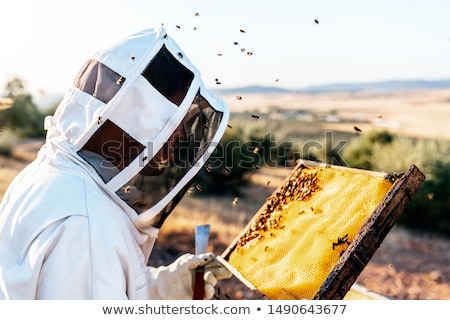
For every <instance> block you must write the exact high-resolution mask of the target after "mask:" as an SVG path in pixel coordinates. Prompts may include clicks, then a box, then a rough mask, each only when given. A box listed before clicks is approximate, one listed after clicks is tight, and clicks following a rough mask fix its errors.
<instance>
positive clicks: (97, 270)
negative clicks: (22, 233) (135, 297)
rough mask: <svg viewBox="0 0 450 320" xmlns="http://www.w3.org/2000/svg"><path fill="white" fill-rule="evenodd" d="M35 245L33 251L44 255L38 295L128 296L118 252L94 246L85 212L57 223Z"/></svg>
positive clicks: (98, 297) (51, 297) (80, 298)
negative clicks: (94, 247)
mask: <svg viewBox="0 0 450 320" xmlns="http://www.w3.org/2000/svg"><path fill="white" fill-rule="evenodd" d="M32 246H33V248H31V249H30V254H33V252H37V253H38V256H40V257H41V259H42V267H41V270H40V272H39V283H38V289H37V297H36V298H37V299H64V300H69V299H78V300H86V299H127V296H126V290H125V288H126V284H125V277H124V272H123V266H122V265H121V264H120V259H118V258H117V256H116V254H117V253H116V252H115V251H114V250H104V252H99V250H95V249H94V250H93V248H92V243H91V239H90V230H89V223H88V219H87V218H86V217H85V216H81V215H80V216H70V217H68V218H66V219H64V220H62V221H58V223H54V225H52V226H49V227H48V228H46V229H45V231H44V232H42V233H41V234H40V235H39V237H38V238H37V239H36V241H34V242H33V245H32ZM96 251H97V252H96ZM93 261H96V262H98V261H101V263H100V264H101V265H100V266H98V265H97V263H93ZM36 272H37V271H36Z"/></svg>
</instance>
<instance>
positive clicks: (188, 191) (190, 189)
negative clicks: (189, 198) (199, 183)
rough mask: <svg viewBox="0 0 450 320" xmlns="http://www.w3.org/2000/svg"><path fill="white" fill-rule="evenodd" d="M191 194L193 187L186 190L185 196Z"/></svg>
mask: <svg viewBox="0 0 450 320" xmlns="http://www.w3.org/2000/svg"><path fill="white" fill-rule="evenodd" d="M192 192H194V188H193V187H190V188H189V189H188V190H187V194H188V195H191V194H192Z"/></svg>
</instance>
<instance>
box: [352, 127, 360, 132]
mask: <svg viewBox="0 0 450 320" xmlns="http://www.w3.org/2000/svg"><path fill="white" fill-rule="evenodd" d="M353 129H355V131H356V132H362V130H361V129H360V128H358V127H357V126H354V127H353Z"/></svg>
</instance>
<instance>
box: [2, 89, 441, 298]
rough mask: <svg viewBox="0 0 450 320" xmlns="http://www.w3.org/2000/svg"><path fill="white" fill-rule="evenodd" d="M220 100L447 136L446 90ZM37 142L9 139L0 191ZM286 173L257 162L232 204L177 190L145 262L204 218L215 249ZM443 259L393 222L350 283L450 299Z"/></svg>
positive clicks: (329, 126)
mask: <svg viewBox="0 0 450 320" xmlns="http://www.w3.org/2000/svg"><path fill="white" fill-rule="evenodd" d="M225 99H226V100H227V101H228V104H229V105H230V108H231V110H232V111H233V112H243V111H248V112H249V113H252V114H258V115H260V116H264V115H266V114H268V113H269V112H271V111H273V110H274V108H282V109H290V110H312V111H313V112H314V114H316V115H320V114H322V115H327V114H330V113H331V114H333V115H338V116H339V117H340V119H344V121H340V122H321V123H320V125H317V127H315V129H316V130H324V131H326V130H330V131H333V130H338V131H341V132H347V133H348V134H354V126H358V128H360V129H361V131H362V134H364V132H365V131H366V130H369V129H371V128H373V127H379V126H382V125H383V126H385V127H386V128H387V129H389V130H393V131H394V132H396V133H399V134H403V135H407V136H413V137H426V138H439V139H444V140H447V139H449V140H450V129H448V127H447V126H448V119H450V90H438V91H431V92H426V91H423V92H420V91H416V92H403V93H396V94H393V95H370V94H359V95H349V94H334V95H309V96H308V95H281V96H280V95H243V99H242V100H237V99H236V97H235V96H226V97H225ZM249 120H251V121H257V120H254V119H249ZM379 120H385V122H380V121H379ZM377 121H378V122H377ZM305 124H307V122H305ZM314 125H316V124H315V123H311V126H314ZM41 143H42V142H40V141H32V142H31V143H26V144H22V145H19V146H17V148H16V150H15V153H14V154H15V158H14V159H11V158H4V157H0V198H1V197H2V196H3V193H4V190H5V189H6V187H7V185H8V184H9V182H10V181H11V179H12V178H13V177H14V176H15V175H16V174H17V173H18V172H19V171H20V170H21V169H22V168H23V167H24V166H25V165H26V164H27V163H28V162H29V161H30V160H31V159H32V158H33V157H34V156H35V152H36V150H37V148H38V147H39V145H40V144H41ZM289 172H290V169H289V168H261V170H258V172H257V173H255V174H254V175H253V176H252V180H251V184H250V185H249V186H248V187H247V188H246V189H245V190H243V191H242V194H241V195H240V197H239V202H238V203H237V204H236V205H233V199H234V197H233V196H232V195H227V196H221V197H211V196H201V195H197V196H185V197H184V198H183V200H182V201H181V203H180V204H179V206H178V207H177V208H175V210H174V212H173V213H172V214H171V216H170V217H169V218H168V219H167V221H166V223H165V224H164V225H163V227H162V229H161V233H160V237H159V238H158V241H157V243H156V246H155V249H154V252H153V253H152V256H151V259H150V264H152V265H160V264H167V263H170V262H171V261H173V260H174V259H175V258H176V257H177V256H178V255H180V254H182V253H184V252H193V250H194V228H195V226H196V225H198V224H205V223H209V224H210V225H211V236H210V242H209V249H210V250H211V251H213V252H215V253H216V254H221V253H222V252H223V250H225V248H226V247H227V246H228V245H229V244H230V243H231V242H232V241H233V239H234V238H235V237H236V236H237V235H238V234H239V233H240V231H241V230H242V228H243V227H244V226H245V224H246V223H247V221H248V220H249V219H250V218H251V217H252V216H253V215H254V214H255V213H256V211H257V210H258V209H259V208H260V207H261V206H262V205H263V204H264V202H265V200H266V198H267V197H268V196H270V195H271V194H272V192H273V191H274V190H275V188H277V187H278V186H279V185H280V183H281V182H282V181H283V180H284V178H285V177H286V176H287V175H288V174H289ZM269 181H270V183H269ZM449 262H450V240H448V239H443V238H439V237H437V236H434V235H430V234H423V233H421V234H419V233H413V232H410V231H408V230H405V229H402V228H399V227H394V229H393V230H392V231H391V232H390V234H389V235H388V236H387V237H386V239H385V241H384V242H383V243H382V245H381V247H380V248H379V249H378V251H377V252H376V253H375V255H374V257H373V258H372V260H371V261H370V262H369V264H368V265H367V267H366V268H365V269H364V271H363V272H362V274H361V275H360V277H359V278H358V280H357V283H358V284H360V285H363V286H365V287H366V288H368V289H370V290H373V291H375V292H377V293H380V294H383V295H385V296H387V297H389V298H391V299H450V263H449ZM219 288H220V292H219V291H218V292H217V295H216V298H217V299H260V298H262V297H260V296H258V295H255V294H254V293H253V292H251V291H249V290H248V289H247V288H246V287H245V286H244V285H243V284H241V283H240V282H239V281H238V280H237V279H235V278H234V277H233V278H231V279H228V280H224V281H222V282H221V283H220V284H219Z"/></svg>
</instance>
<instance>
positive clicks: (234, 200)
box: [233, 197, 239, 206]
mask: <svg viewBox="0 0 450 320" xmlns="http://www.w3.org/2000/svg"><path fill="white" fill-rule="evenodd" d="M238 202H239V197H234V199H233V206H235V205H237V204H238Z"/></svg>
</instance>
